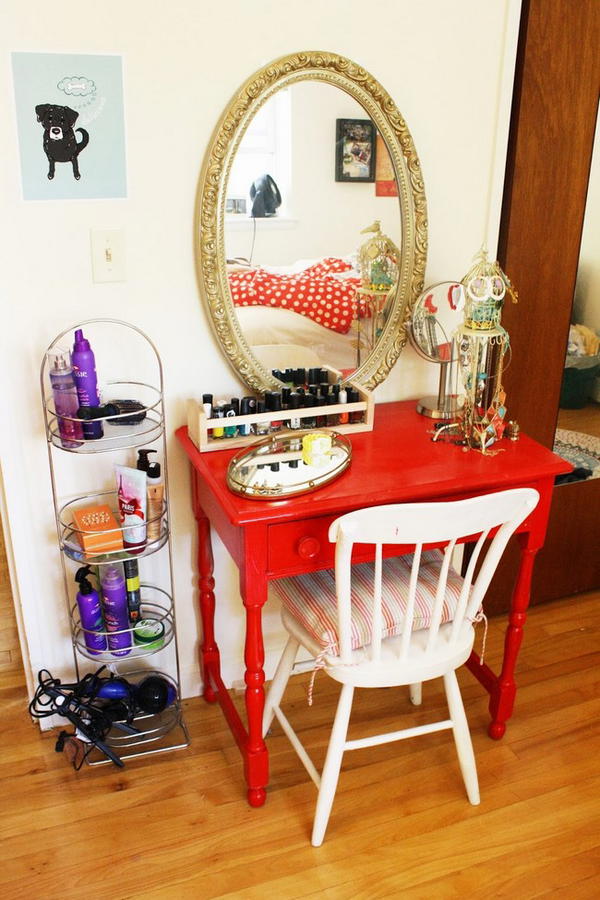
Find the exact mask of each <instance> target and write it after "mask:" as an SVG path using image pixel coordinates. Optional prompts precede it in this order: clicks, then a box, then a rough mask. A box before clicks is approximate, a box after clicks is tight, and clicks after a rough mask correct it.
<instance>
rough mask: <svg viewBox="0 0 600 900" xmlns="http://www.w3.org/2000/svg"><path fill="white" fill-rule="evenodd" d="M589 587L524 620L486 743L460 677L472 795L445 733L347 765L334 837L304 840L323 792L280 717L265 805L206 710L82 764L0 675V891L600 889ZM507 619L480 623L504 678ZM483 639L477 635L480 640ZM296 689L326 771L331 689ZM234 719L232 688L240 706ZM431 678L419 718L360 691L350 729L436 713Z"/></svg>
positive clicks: (593, 600)
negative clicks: (171, 740) (251, 791)
mask: <svg viewBox="0 0 600 900" xmlns="http://www.w3.org/2000/svg"><path fill="white" fill-rule="evenodd" d="M599 606H600V592H595V593H594V592H593V593H591V594H587V595H583V596H581V597H576V598H570V599H568V600H564V601H558V602H556V603H552V604H545V605H542V606H538V607H535V608H534V609H532V610H531V611H530V614H529V617H528V622H527V626H526V632H525V641H524V644H523V649H522V653H521V657H520V660H519V666H518V670H517V683H518V685H519V690H518V696H517V704H516V710H515V715H514V717H513V719H512V720H511V722H510V723H509V727H508V730H507V733H506V735H505V737H504V739H503V740H502V741H500V742H495V741H491V740H490V739H489V738H488V736H487V724H488V721H489V716H488V712H487V705H488V700H487V696H486V695H485V694H484V692H483V691H482V689H481V687H480V686H479V685H478V684H477V682H476V681H475V680H474V679H473V678H472V676H471V674H470V673H469V672H467V671H466V670H462V671H461V672H460V673H459V680H460V683H461V687H462V689H463V696H464V699H465V707H466V710H467V716H468V719H469V723H470V726H471V730H472V735H473V743H474V747H475V755H476V759H477V765H478V770H479V777H480V784H481V796H482V802H481V805H480V806H479V807H471V806H470V804H469V803H468V802H467V799H466V796H465V792H464V787H463V784H462V780H461V776H460V772H459V769H458V764H457V761H456V757H455V753H454V748H453V743H452V738H451V736H450V735H449V734H448V733H438V734H432V735H428V736H424V737H421V738H417V739H415V740H409V741H402V742H400V743H398V744H388V745H384V746H382V747H377V748H372V749H369V750H361V751H356V752H355V753H353V754H348V755H347V759H346V760H345V763H344V767H343V771H342V775H341V778H340V785H339V789H338V793H337V795H336V799H335V803H334V807H333V812H332V816H331V821H330V826H329V830H328V833H327V836H326V839H325V843H324V844H323V846H322V847H321V848H318V849H315V848H313V847H311V846H310V831H311V827H312V819H313V815H314V805H315V799H316V791H315V788H314V786H313V785H312V782H310V780H309V779H308V777H307V775H306V773H305V771H304V769H303V768H302V766H301V765H300V764H299V762H298V760H297V757H296V756H295V754H294V752H293V751H292V750H291V748H290V745H289V742H288V741H287V739H286V738H285V736H283V735H282V733H281V730H280V729H279V726H276V727H275V728H274V729H273V732H272V734H271V735H270V736H269V739H268V740H269V747H270V754H271V783H270V787H269V793H268V799H267V803H266V805H265V806H264V807H263V808H261V809H250V808H249V807H248V806H247V804H246V801H245V787H244V782H243V776H242V771H241V764H240V759H239V754H238V752H237V749H236V748H235V746H234V743H233V739H232V738H231V735H230V734H229V731H228V729H227V727H226V725H225V724H224V722H223V718H222V715H221V713H220V710H219V709H218V708H215V707H214V706H209V705H207V704H205V703H204V702H203V701H202V700H200V699H199V698H195V699H193V700H190V701H186V703H185V714H186V721H187V724H188V727H189V729H190V733H191V737H192V744H191V746H190V747H189V748H188V749H187V750H184V751H177V752H174V753H170V754H165V755H162V756H156V757H146V758H145V759H140V760H135V761H130V762H128V763H127V764H126V767H125V769H123V770H117V769H116V768H115V767H114V766H112V765H109V766H106V767H95V768H89V767H84V769H83V770H82V771H81V772H79V773H75V772H74V771H73V770H72V768H71V767H70V766H69V765H68V764H67V761H66V759H65V758H64V756H62V755H61V754H57V753H55V752H54V741H55V736H54V735H41V734H40V732H39V730H38V729H37V727H36V726H34V725H32V723H31V722H30V721H29V719H28V716H27V714H26V707H27V699H28V698H27V697H26V695H25V691H24V688H23V686H22V684H21V683H19V681H18V679H16V678H15V677H14V673H13V672H12V671H11V672H10V673H8V674H7V673H4V672H0V700H2V702H3V711H4V718H6V720H7V722H8V724H9V727H8V728H6V729H4V730H3V743H2V752H1V753H0V797H1V798H2V815H1V816H0V839H1V840H2V853H3V866H2V867H0V892H1V896H2V900H13V898H15V900H16V898H24V900H33V898H36V900H37V897H44V898H45V900H58V898H61V900H71V898H77V900H80V898H81V896H86V895H88V894H93V896H94V898H95V900H109V898H110V900H114V898H118V900H169V898H173V900H175V898H176V900H187V898H190V900H192V898H193V900H198V898H200V900H211V898H226V897H227V898H236V900H238V898H240V900H253V898H260V900H264V898H266V897H268V898H277V900H286V898H289V900H300V898H326V900H346V898H348V900H350V898H352V900H359V898H368V900H375V898H379V897H381V898H383V897H402V898H413V897H414V898H427V900H429V898H436V900H438V898H446V897H448V898H454V897H461V898H463V897H465V896H468V897H470V898H478V897H481V898H483V897H485V898H489V897H490V896H493V897H506V898H509V897H510V898H513V897H519V898H534V897H544V896H550V895H551V896H552V897H564V898H565V900H566V898H568V900H573V898H576V900H579V898H583V900H585V898H588V897H589V898H591V897H594V898H595V897H596V896H598V895H599V894H600V853H599V845H600V800H599V799H598V798H599V796H600V764H599V762H598V761H599V760H600V724H599V723H600V699H599V697H600V690H599V688H600V683H599V682H600V676H599V671H600V669H599V667H598V663H599V662H600V641H599V640H598V637H599V626H598V625H597V624H596V623H597V621H598V609H599ZM505 627H506V622H505V620H503V619H494V620H492V621H491V622H490V627H489V634H488V640H487V648H486V662H489V664H490V665H493V667H494V668H497V667H498V664H499V660H500V659H501V655H502V647H503V641H504V631H505ZM478 638H479V636H478ZM307 681H308V676H306V675H305V676H299V677H297V678H295V679H293V681H292V684H291V686H290V690H289V692H288V696H287V698H286V708H288V707H289V709H288V711H289V712H290V717H291V718H293V720H294V722H295V724H296V726H297V727H298V729H299V730H300V731H301V732H302V736H303V739H305V740H306V742H307V745H308V746H309V748H310V751H311V753H312V754H313V755H314V757H315V761H316V762H318V763H319V764H320V763H321V762H322V760H323V757H324V754H325V749H326V745H327V740H328V736H329V727H330V724H331V718H332V712H333V709H334V707H335V703H336V698H337V693H338V690H339V687H338V686H337V685H335V684H333V683H332V681H331V679H328V678H327V677H326V676H325V675H323V674H321V675H319V677H318V679H317V682H316V689H315V690H316V694H315V705H314V706H313V707H312V708H309V707H308V706H307V704H306V686H307ZM233 699H234V703H236V705H238V707H239V708H240V710H242V711H243V705H244V704H243V697H241V696H240V695H233ZM444 704H445V701H444V697H443V692H442V691H441V689H440V686H439V685H436V684H429V685H425V687H424V703H423V706H422V707H421V708H418V709H416V708H414V707H412V706H411V704H410V702H409V700H408V697H407V694H406V691H403V690H392V689H389V690H373V691H364V692H362V695H360V696H359V702H358V704H357V706H356V710H355V714H354V715H353V721H352V729H353V734H354V736H357V735H361V734H366V733H369V732H375V731H379V730H384V729H385V728H386V727H391V726H392V725H393V723H395V722H397V721H398V719H400V718H401V719H402V723H403V724H406V723H410V724H416V723H421V722H425V721H429V720H431V719H434V718H436V716H439V714H440V713H442V714H443V710H444Z"/></svg>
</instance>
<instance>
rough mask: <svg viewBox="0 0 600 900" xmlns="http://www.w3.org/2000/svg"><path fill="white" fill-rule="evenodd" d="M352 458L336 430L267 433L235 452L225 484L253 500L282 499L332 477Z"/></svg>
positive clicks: (348, 448)
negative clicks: (267, 434) (262, 438)
mask: <svg viewBox="0 0 600 900" xmlns="http://www.w3.org/2000/svg"><path fill="white" fill-rule="evenodd" d="M351 459H352V444H351V443H350V441H349V440H348V438H346V437H345V436H344V435H343V434H338V433H337V432H335V431H328V430H326V429H320V430H319V431H297V432H295V433H294V434H289V433H286V434H285V435H282V436H281V437H279V436H278V435H270V436H269V437H268V438H266V439H265V440H262V441H258V442H257V443H255V444H253V445H252V446H250V447H248V448H246V449H245V450H243V451H241V452H240V453H236V455H235V456H234V457H233V459H232V460H231V461H230V463H229V466H228V469H227V485H228V487H229V489H230V490H232V491H233V492H234V493H235V494H242V495H243V496H244V497H249V498H252V499H255V500H284V499H287V498H288V497H294V496H296V495H297V494H306V493H308V492H309V491H314V490H316V489H317V488H320V487H322V486H323V485H325V484H328V483H329V482H330V481H333V479H334V478H337V477H338V476H339V475H341V474H342V472H343V471H344V470H345V469H346V468H347V467H348V466H349V465H350V460H351Z"/></svg>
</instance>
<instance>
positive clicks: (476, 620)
mask: <svg viewBox="0 0 600 900" xmlns="http://www.w3.org/2000/svg"><path fill="white" fill-rule="evenodd" d="M479 622H483V641H482V642H481V655H480V657H479V665H480V666H482V665H483V657H484V655H485V643H486V641H487V633H488V619H487V616H486V614H485V613H484V611H483V606H480V607H479V609H478V610H477V614H476V615H475V617H474V618H473V619H471V623H472V624H473V625H477V624H478V623H479Z"/></svg>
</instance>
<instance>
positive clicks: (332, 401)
mask: <svg viewBox="0 0 600 900" xmlns="http://www.w3.org/2000/svg"><path fill="white" fill-rule="evenodd" d="M327 406H337V397H336V396H335V394H329V396H328V397H327ZM339 423H340V419H339V416H338V414H337V413H328V415H327V424H328V425H329V427H333V426H335V425H339Z"/></svg>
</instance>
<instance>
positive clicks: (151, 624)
mask: <svg viewBox="0 0 600 900" xmlns="http://www.w3.org/2000/svg"><path fill="white" fill-rule="evenodd" d="M133 641H134V643H135V644H137V645H138V646H139V647H143V648H144V649H145V650H160V648H161V647H162V645H163V644H164V642H165V626H164V625H163V623H162V622H159V620H158V619H140V621H139V622H138V623H137V624H136V625H135V627H134V629H133Z"/></svg>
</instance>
